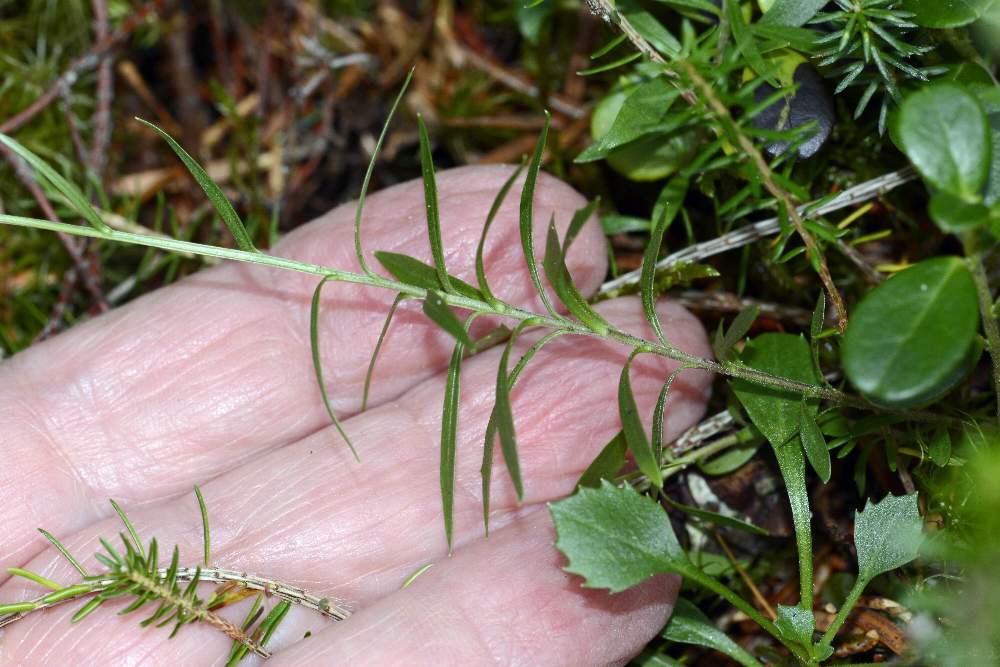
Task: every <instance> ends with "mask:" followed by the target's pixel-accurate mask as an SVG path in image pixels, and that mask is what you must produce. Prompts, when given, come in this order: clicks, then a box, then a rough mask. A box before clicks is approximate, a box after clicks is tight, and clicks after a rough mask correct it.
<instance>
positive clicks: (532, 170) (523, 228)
mask: <svg viewBox="0 0 1000 667" xmlns="http://www.w3.org/2000/svg"><path fill="white" fill-rule="evenodd" d="M551 122H552V116H551V114H549V112H547V111H546V112H545V125H544V126H542V132H541V134H539V135H538V143H537V144H535V152H534V153H533V154H532V156H531V162H529V163H528V173H527V175H526V176H525V178H524V187H523V188H522V189H521V215H520V222H519V228H520V232H521V250H522V252H523V253H524V261H525V262H526V263H527V264H528V274H529V275H530V276H531V282H532V283H534V285H535V289H536V290H537V291H538V296H539V298H541V300H542V303H543V304H545V309H546V310H547V311H548V312H549V313H550V314H552V315H553V316H555V315H556V311H555V309H554V308H553V307H552V301H551V300H550V299H549V295H548V293H547V292H546V291H545V287H544V286H543V285H542V279H541V277H540V276H539V274H538V262H537V261H536V260H535V242H534V230H533V228H532V224H533V221H534V215H535V213H534V212H535V185H536V184H537V183H538V171H539V170H540V169H541V166H542V154H543V153H544V152H545V142H546V141H547V140H548V136H549V124H550V123H551Z"/></svg>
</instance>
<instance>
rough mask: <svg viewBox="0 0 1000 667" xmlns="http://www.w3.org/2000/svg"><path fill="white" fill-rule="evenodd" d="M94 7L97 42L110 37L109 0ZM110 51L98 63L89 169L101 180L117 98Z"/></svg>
mask: <svg viewBox="0 0 1000 667" xmlns="http://www.w3.org/2000/svg"><path fill="white" fill-rule="evenodd" d="M92 5H93V7H94V31H95V35H96V36H97V42H98V43H101V42H104V41H105V40H107V39H108V37H109V36H110V34H111V31H110V28H109V27H108V3H107V0H92ZM112 60H113V59H112V57H111V53H110V50H105V51H104V53H102V54H101V58H100V63H99V64H98V66H97V110H96V111H95V112H94V137H93V145H92V147H91V150H90V159H89V160H88V161H87V163H86V164H87V168H88V169H90V171H91V172H92V173H93V174H94V176H95V177H96V178H98V180H100V175H101V173H102V172H103V171H104V166H105V165H106V164H107V156H108V146H109V145H110V143H111V102H112V100H113V98H114V93H115V90H114V69H113V62H112Z"/></svg>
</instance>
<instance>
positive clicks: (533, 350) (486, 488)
mask: <svg viewBox="0 0 1000 667" xmlns="http://www.w3.org/2000/svg"><path fill="white" fill-rule="evenodd" d="M523 330H524V327H523V326H521V327H518V328H516V329H515V330H514V331H513V332H512V334H511V337H512V338H515V337H517V336H519V335H520V333H521V331H523ZM565 333H566V331H565V330H560V329H557V330H555V331H550V332H549V333H547V334H546V335H544V336H542V337H541V338H539V339H538V340H537V341H535V343H534V344H533V345H532V346H531V347H530V348H528V351H527V352H525V353H524V354H523V355H522V356H521V358H520V359H518V361H517V363H516V364H514V368H513V370H511V372H510V375H508V376H507V388H508V394H509V392H510V390H511V389H513V387H514V385H516V384H517V380H518V378H519V377H520V376H521V372H522V371H523V370H524V369H525V367H527V365H528V362H530V361H531V359H532V358H533V357H534V356H535V355H536V354H537V353H538V351H539V350H541V349H542V348H543V347H545V346H546V345H547V344H548V343H549V341H552V340H554V339H556V338H558V337H559V336H562V335H563V334H565ZM505 365H506V362H505ZM512 428H513V427H512ZM496 437H497V408H496V405H494V406H493V412H491V413H490V419H489V422H488V423H487V424H486V438H485V442H484V445H483V463H482V466H481V467H480V469H479V474H480V475H481V476H482V482H483V525H484V526H485V528H486V534H487V535H488V534H489V532H490V485H491V481H492V479H493V449H494V443H495V441H496ZM502 445H503V443H502V442H501V446H502ZM513 456H514V457H515V460H516V457H517V449H516V443H515V447H514V450H513ZM506 460H507V459H506V454H505V461H506ZM508 473H510V467H509V466H508ZM511 474H512V473H511Z"/></svg>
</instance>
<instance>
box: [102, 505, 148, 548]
mask: <svg viewBox="0 0 1000 667" xmlns="http://www.w3.org/2000/svg"><path fill="white" fill-rule="evenodd" d="M108 502H109V503H111V506H112V507H113V508H114V509H115V512H116V513H117V514H118V518H120V519H121V520H122V523H123V524H125V528H126V529H127V530H128V534H129V536H130V537H131V538H132V544H134V545H135V550H136V551H137V552H139V555H140V556H142V557H143V558H145V557H146V552H145V550H143V548H142V541H141V540H140V539H139V533H138V531H136V529H135V526H133V525H132V522H131V521H130V520H129V518H128V515H127V514H125V510H123V509H122V508H121V507H120V506H119V505H118V503H116V502H115V501H114V499H113V498H108Z"/></svg>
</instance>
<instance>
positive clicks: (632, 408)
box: [618, 354, 663, 488]
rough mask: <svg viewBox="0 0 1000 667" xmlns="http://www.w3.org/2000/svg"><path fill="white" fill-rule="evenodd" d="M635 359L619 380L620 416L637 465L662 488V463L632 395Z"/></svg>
mask: <svg viewBox="0 0 1000 667" xmlns="http://www.w3.org/2000/svg"><path fill="white" fill-rule="evenodd" d="M634 358H635V356H634V354H633V356H631V357H629V360H628V361H627V362H626V363H625V366H624V367H623V368H622V372H621V376H620V377H619V379H618V415H619V416H620V417H621V422H622V431H623V432H624V433H625V441H626V442H627V443H628V447H629V450H630V451H631V452H632V456H633V458H635V463H636V465H637V466H639V470H640V471H641V472H642V474H644V475H645V476H646V477H647V478H648V479H649V481H650V482H651V483H652V484H653V485H654V486H656V487H657V488H661V487H662V486H663V472H662V471H661V470H660V462H659V461H657V460H656V456H655V455H654V453H653V447H652V445H651V444H650V442H649V438H648V437H647V436H646V430H645V429H644V428H643V426H642V420H641V419H640V418H639V407H638V406H637V405H636V403H635V394H634V393H632V381H631V379H630V378H629V370H630V369H631V368H632V360H633V359H634Z"/></svg>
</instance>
